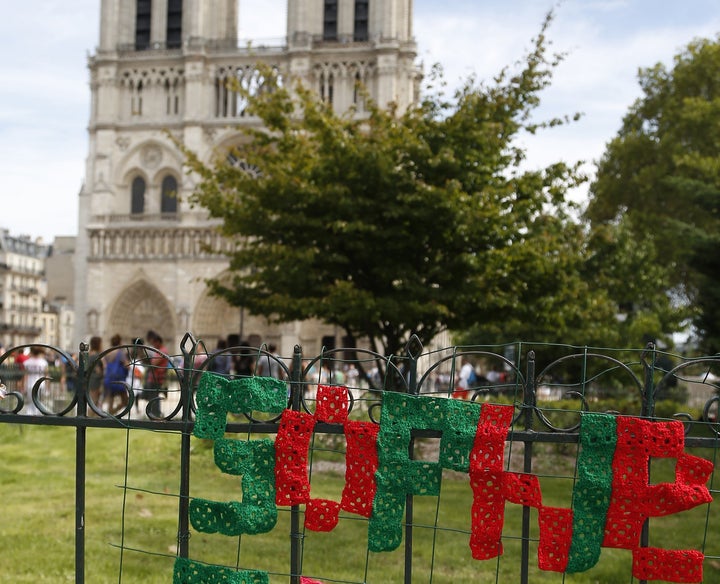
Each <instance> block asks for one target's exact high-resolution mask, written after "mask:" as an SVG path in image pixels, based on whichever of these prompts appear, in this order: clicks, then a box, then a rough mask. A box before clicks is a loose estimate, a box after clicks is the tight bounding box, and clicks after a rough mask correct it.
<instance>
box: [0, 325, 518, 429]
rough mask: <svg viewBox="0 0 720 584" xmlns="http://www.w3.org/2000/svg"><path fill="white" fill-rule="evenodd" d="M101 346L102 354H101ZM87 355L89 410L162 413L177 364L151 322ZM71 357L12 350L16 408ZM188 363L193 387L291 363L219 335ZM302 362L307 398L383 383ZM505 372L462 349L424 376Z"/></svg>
mask: <svg viewBox="0 0 720 584" xmlns="http://www.w3.org/2000/svg"><path fill="white" fill-rule="evenodd" d="M113 349H116V350H113ZM102 353H105V355H104V356H103V357H100V355H101V354H102ZM0 354H2V350H0ZM88 358H89V359H88V363H87V369H88V399H89V402H90V404H89V410H88V411H89V414H90V415H97V414H98V413H99V412H102V411H106V412H108V413H110V414H112V415H116V414H118V413H123V412H125V411H126V410H127V408H128V405H129V399H130V395H132V396H133V397H134V405H135V409H136V411H137V412H138V413H139V414H146V415H147V416H148V417H150V418H152V419H159V418H161V417H162V408H161V406H162V403H163V400H164V399H165V398H166V397H167V392H168V386H169V384H171V383H172V382H174V381H176V380H177V378H176V377H173V376H174V375H175V374H174V372H172V369H173V367H172V366H173V365H174V366H175V367H176V368H178V369H180V368H182V367H183V366H184V363H182V362H180V361H178V362H173V363H171V360H170V357H169V356H168V349H167V347H166V346H165V343H164V340H163V338H162V337H161V336H160V335H159V334H158V333H157V332H155V331H153V330H149V331H147V333H146V334H145V337H144V338H141V337H138V338H135V339H133V340H131V341H130V342H129V343H123V339H122V338H121V336H120V335H118V334H116V335H114V336H113V337H112V338H111V340H110V347H109V349H108V350H107V351H104V350H103V344H102V339H101V338H100V337H97V336H94V337H92V338H91V339H90V342H89V350H88ZM75 363H77V356H75V355H73V356H72V359H70V360H68V359H66V358H65V357H64V356H63V357H60V358H58V359H55V360H54V361H52V362H51V361H50V359H49V358H48V357H47V356H46V355H45V353H44V350H43V348H42V347H40V346H32V347H29V348H26V349H25V350H24V351H21V352H19V353H17V354H15V355H14V366H15V367H16V368H17V370H19V372H20V373H21V376H20V381H19V383H18V384H17V388H18V389H19V390H20V391H21V393H22V394H23V397H24V407H23V413H27V414H38V413H39V411H38V409H37V407H36V404H35V403H34V401H33V399H32V392H33V388H34V387H35V386H36V385H38V386H39V387H42V386H43V383H44V382H43V381H42V380H43V379H46V380H51V379H52V380H53V381H57V380H58V377H59V381H60V385H61V386H62V387H64V388H65V389H66V391H67V392H68V393H73V392H74V391H75V383H76V376H77V370H76V365H75ZM286 364H287V366H286ZM192 367H193V369H194V381H193V386H194V387H197V383H198V382H199V379H200V375H201V373H202V372H203V371H209V372H212V373H215V374H218V375H223V376H226V377H228V378H236V377H247V376H253V375H255V376H262V377H275V378H277V379H282V380H286V379H287V378H288V376H289V375H291V373H292V372H291V364H290V363H288V362H287V360H285V359H283V358H282V357H281V355H280V354H279V353H278V351H277V347H276V345H275V344H273V343H270V344H268V345H263V347H262V349H257V348H254V347H249V346H247V345H245V344H243V342H242V341H240V343H239V344H237V339H235V343H234V344H233V345H232V346H231V345H230V343H229V340H227V339H220V340H218V342H217V345H216V347H215V349H214V350H213V351H208V352H207V353H203V354H199V355H197V356H196V357H195V361H194V362H193V364H192ZM303 367H304V368H307V369H306V370H305V371H304V379H305V381H306V389H305V392H304V393H305V395H306V398H309V399H312V398H313V397H314V395H313V394H314V393H315V392H316V391H317V387H318V386H319V385H347V386H348V387H352V388H355V389H362V388H363V387H365V388H366V389H367V388H369V387H370V386H372V387H382V385H383V384H382V380H381V379H379V376H380V374H379V372H378V371H377V369H376V368H375V369H374V368H371V369H370V370H367V371H365V375H361V373H360V371H359V370H358V367H357V366H356V365H355V364H354V363H351V362H340V361H335V360H332V359H328V360H322V359H319V360H317V361H306V362H305V363H304V365H303ZM51 368H52V369H53V371H52V376H51V372H50V369H51ZM505 377H506V373H505V372H504V371H503V370H502V369H498V368H492V369H488V371H487V373H486V374H485V375H483V373H482V372H481V370H480V368H479V367H478V366H477V364H475V363H473V362H472V361H471V359H470V358H468V357H463V358H462V360H461V363H460V368H459V369H458V370H457V371H456V372H455V374H454V375H451V374H446V375H443V374H440V373H436V375H435V381H434V383H433V382H431V383H430V385H432V386H433V387H432V388H430V391H432V392H434V393H445V392H447V391H448V388H450V392H449V393H450V394H451V395H452V397H454V398H456V399H470V398H471V397H472V395H473V394H474V393H475V392H476V391H477V390H478V389H482V388H485V389H488V391H492V388H494V387H498V386H500V385H502V384H503V383H505V381H506V380H505ZM446 378H447V379H446ZM130 390H131V391H130ZM426 391H427V388H426ZM142 402H145V403H144V404H143V403H142Z"/></svg>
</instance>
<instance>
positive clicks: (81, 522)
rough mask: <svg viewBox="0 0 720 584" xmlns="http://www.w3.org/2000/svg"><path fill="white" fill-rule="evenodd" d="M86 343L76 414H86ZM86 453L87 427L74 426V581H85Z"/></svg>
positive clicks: (78, 583)
mask: <svg viewBox="0 0 720 584" xmlns="http://www.w3.org/2000/svg"><path fill="white" fill-rule="evenodd" d="M87 365H88V345H87V344H85V343H80V350H79V352H78V374H77V381H76V383H75V396H76V397H77V416H78V417H84V416H85V415H86V414H87V400H86V398H87V389H88V379H87V377H88V367H87ZM86 454H87V427H86V426H85V425H83V424H78V425H77V427H76V428H75V582H76V584H83V582H85V456H86Z"/></svg>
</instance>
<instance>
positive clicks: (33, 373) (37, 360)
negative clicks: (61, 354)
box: [23, 347, 48, 416]
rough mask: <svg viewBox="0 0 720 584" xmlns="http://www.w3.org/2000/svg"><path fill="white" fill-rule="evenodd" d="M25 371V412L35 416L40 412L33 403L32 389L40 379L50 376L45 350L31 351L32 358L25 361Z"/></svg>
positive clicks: (33, 349) (35, 349)
mask: <svg viewBox="0 0 720 584" xmlns="http://www.w3.org/2000/svg"><path fill="white" fill-rule="evenodd" d="M23 370H24V372H25V405H24V406H23V410H24V412H25V413H26V414H30V415H31V416H35V415H37V414H39V413H40V412H39V411H38V409H37V408H36V407H35V404H34V403H33V401H32V388H33V386H34V385H35V384H36V383H37V382H38V380H39V379H42V378H43V377H47V375H48V362H47V359H45V357H44V356H43V350H42V349H41V348H40V347H32V348H31V349H30V356H29V357H28V358H27V359H25V362H24V363H23Z"/></svg>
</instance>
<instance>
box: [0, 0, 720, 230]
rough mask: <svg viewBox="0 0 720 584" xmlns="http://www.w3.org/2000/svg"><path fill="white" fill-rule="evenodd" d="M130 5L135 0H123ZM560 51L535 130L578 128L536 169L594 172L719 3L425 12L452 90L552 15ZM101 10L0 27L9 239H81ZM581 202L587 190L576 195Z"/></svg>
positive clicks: (488, 70)
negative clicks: (562, 121) (646, 87)
mask: <svg viewBox="0 0 720 584" xmlns="http://www.w3.org/2000/svg"><path fill="white" fill-rule="evenodd" d="M126 1H130V0H126ZM550 10H554V12H555V19H554V21H553V23H552V25H551V27H550V30H549V32H548V35H547V36H548V38H549V39H550V41H551V42H552V49H553V51H557V52H563V53H566V57H565V60H564V61H563V62H562V63H561V64H560V66H559V67H558V69H557V70H556V72H555V74H554V77H553V83H552V85H551V87H549V88H547V89H546V90H544V91H543V93H542V94H541V100H542V103H541V106H540V108H539V109H538V110H537V115H538V117H539V118H545V117H552V116H558V115H565V114H570V115H572V114H574V113H575V112H580V113H582V114H583V115H582V117H581V119H580V120H579V121H578V122H575V123H573V124H570V125H569V126H565V127H560V128H554V129H552V130H548V131H545V132H541V133H540V134H538V135H537V136H535V137H533V138H532V139H526V140H524V141H523V144H524V146H525V147H526V149H527V154H528V158H527V164H528V166H531V167H540V166H543V165H546V164H549V163H551V162H554V161H558V160H564V161H567V162H574V161H584V166H583V168H584V170H585V172H587V173H588V174H589V175H590V176H592V174H593V172H594V162H595V161H597V160H598V159H599V158H600V156H601V155H602V153H603V151H604V148H605V145H606V143H607V142H608V141H609V140H611V139H612V138H613V136H615V134H616V133H617V131H618V129H619V128H620V124H621V121H622V117H623V115H624V114H625V113H626V112H627V110H628V108H629V107H630V106H631V105H632V103H633V102H634V101H635V100H636V99H637V98H639V97H640V96H641V90H640V87H639V85H638V83H637V73H638V71H639V69H640V68H643V67H649V66H652V65H654V64H656V63H658V62H662V63H665V64H666V65H671V64H672V59H673V56H674V55H676V54H677V53H678V52H680V51H681V50H682V48H683V47H684V46H686V45H687V44H688V43H689V42H690V41H691V40H693V39H694V38H697V37H703V38H717V35H718V33H719V32H720V2H718V0H560V1H559V2H557V1H556V0H445V1H443V2H440V1H438V0H415V2H414V12H415V18H414V33H415V39H416V41H417V44H418V59H419V60H420V61H421V62H422V63H423V64H424V69H425V71H428V70H429V68H430V66H431V65H432V64H434V63H439V64H441V65H442V66H443V68H444V70H445V78H446V80H447V81H448V83H449V85H450V86H451V87H452V86H456V85H458V84H459V83H460V82H461V81H462V80H464V79H467V78H468V77H469V76H470V75H475V76H476V77H477V78H478V79H481V80H482V79H491V78H492V76H493V75H495V74H496V73H497V72H499V71H500V70H501V69H502V68H503V67H505V66H507V65H512V64H513V63H514V62H516V61H518V60H519V59H521V58H522V57H523V55H524V54H525V52H526V50H527V49H528V47H529V46H530V44H531V40H532V38H533V37H534V36H535V35H536V34H537V33H538V32H539V30H540V26H541V24H542V22H543V19H544V17H545V15H546V14H547V12H548V11H550ZM99 13H100V0H71V1H69V2H68V1H67V0H26V1H24V2H13V3H11V5H8V6H6V7H5V8H4V9H3V19H2V20H1V21H0V48H2V55H3V58H2V59H0V177H1V178H2V182H1V183H0V228H4V229H8V230H9V231H10V233H11V234H12V235H29V236H31V237H32V238H33V239H35V238H42V239H43V241H44V242H45V243H51V242H52V240H53V239H54V238H55V237H56V236H67V235H76V233H77V228H78V221H77V216H78V193H79V191H80V188H81V186H82V182H83V176H84V172H85V159H86V156H87V147H88V139H87V124H88V120H89V111H90V89H89V85H88V79H89V74H88V69H87V58H88V56H89V55H91V54H93V53H94V52H95V48H96V46H97V44H98V34H99V32H98V31H99V21H100V16H99ZM285 15H286V1H285V0H240V36H241V38H243V39H256V40H257V39H280V38H282V37H283V36H284V35H285V25H286V16H285ZM573 196H574V197H575V198H576V199H577V200H579V201H581V202H582V200H584V198H585V197H586V190H585V191H582V190H581V191H579V192H576V193H574V195H573Z"/></svg>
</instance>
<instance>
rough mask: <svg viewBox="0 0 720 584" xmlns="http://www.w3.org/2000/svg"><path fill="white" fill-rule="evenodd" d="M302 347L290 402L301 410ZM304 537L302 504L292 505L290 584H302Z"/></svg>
mask: <svg viewBox="0 0 720 584" xmlns="http://www.w3.org/2000/svg"><path fill="white" fill-rule="evenodd" d="M302 379H303V365H302V347H300V345H295V349H294V351H293V358H292V368H291V370H290V404H291V406H290V407H291V408H292V409H293V411H296V412H299V411H300V408H301V404H302V392H303V383H302ZM302 537H303V533H302V531H300V506H299V505H293V506H292V507H290V584H300V576H301V574H302V545H303V542H302Z"/></svg>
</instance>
